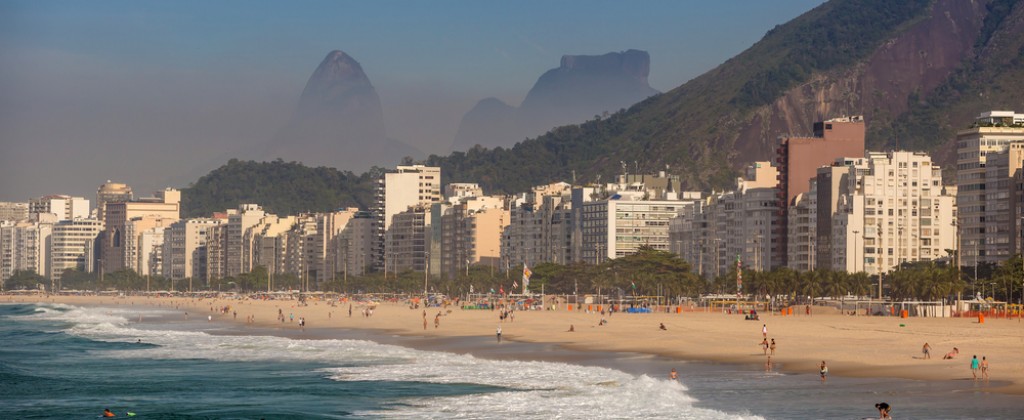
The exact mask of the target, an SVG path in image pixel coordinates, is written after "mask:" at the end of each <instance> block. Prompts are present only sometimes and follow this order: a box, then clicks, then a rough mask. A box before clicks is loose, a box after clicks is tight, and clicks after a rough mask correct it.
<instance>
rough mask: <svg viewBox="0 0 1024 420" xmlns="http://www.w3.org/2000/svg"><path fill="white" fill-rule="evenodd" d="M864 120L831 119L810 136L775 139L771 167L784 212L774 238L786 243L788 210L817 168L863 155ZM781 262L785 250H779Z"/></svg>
mask: <svg viewBox="0 0 1024 420" xmlns="http://www.w3.org/2000/svg"><path fill="white" fill-rule="evenodd" d="M864 133H865V129H864V118H863V117H860V116H854V117H842V118H834V119H831V120H827V121H821V122H816V123H814V133H813V135H811V136H810V137H799V136H787V137H780V138H779V147H778V148H777V149H776V158H775V166H777V167H778V171H779V176H778V178H779V180H778V181H779V182H778V187H777V188H778V207H779V209H780V210H782V211H783V212H784V214H783V215H782V220H781V223H780V224H779V225H778V226H777V230H778V232H777V235H778V236H779V237H780V238H781V239H782V241H783V243H787V244H788V243H789V240H788V238H787V236H788V235H789V228H788V226H787V225H788V223H789V215H788V212H789V207H790V205H791V204H792V203H793V200H794V199H795V198H796V196H797V195H799V194H801V193H806V192H807V191H808V186H809V184H808V181H809V180H810V179H811V178H814V177H816V176H817V170H818V168H819V167H822V166H827V165H831V164H832V162H834V161H835V160H836V159H837V158H841V157H847V156H853V157H860V156H864V137H865V136H864ZM782 253H783V256H782V257H783V261H787V260H788V250H786V249H784V250H782Z"/></svg>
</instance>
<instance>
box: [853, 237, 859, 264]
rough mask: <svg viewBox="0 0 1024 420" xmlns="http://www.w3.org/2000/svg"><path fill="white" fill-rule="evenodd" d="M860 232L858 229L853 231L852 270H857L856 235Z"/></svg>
mask: <svg viewBox="0 0 1024 420" xmlns="http://www.w3.org/2000/svg"><path fill="white" fill-rule="evenodd" d="M859 234H860V231H859V230H854V231H853V272H854V273H856V272H857V235H859Z"/></svg>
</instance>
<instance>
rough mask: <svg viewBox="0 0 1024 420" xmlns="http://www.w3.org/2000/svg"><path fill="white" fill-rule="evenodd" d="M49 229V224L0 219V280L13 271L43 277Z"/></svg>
mask: <svg viewBox="0 0 1024 420" xmlns="http://www.w3.org/2000/svg"><path fill="white" fill-rule="evenodd" d="M52 231H53V224H52V223H45V222H36V221H29V220H20V221H18V222H9V221H0V282H3V281H7V279H9V278H11V276H12V275H14V273H15V272H17V271H31V272H34V273H37V274H39V275H41V276H44V277H45V276H47V275H48V274H49V273H48V272H47V270H46V268H47V266H46V263H47V261H46V251H47V245H48V244H49V242H50V235H51V232H52Z"/></svg>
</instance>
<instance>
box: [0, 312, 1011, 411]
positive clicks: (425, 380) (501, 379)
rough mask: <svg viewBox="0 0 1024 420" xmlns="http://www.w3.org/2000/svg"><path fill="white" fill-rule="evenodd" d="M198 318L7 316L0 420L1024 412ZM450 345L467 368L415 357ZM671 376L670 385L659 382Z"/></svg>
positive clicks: (622, 358) (786, 381)
mask: <svg viewBox="0 0 1024 420" xmlns="http://www.w3.org/2000/svg"><path fill="white" fill-rule="evenodd" d="M140 317H141V318H140ZM197 318H200V317H193V318H192V319H191V320H185V319H184V318H183V317H182V312H181V311H171V310H160V309H153V308H145V307H135V306H116V307H76V306H68V305H60V304H35V305H27V304H8V305H0V403H3V406H4V407H5V408H4V410H5V411H4V412H3V413H2V414H0V418H19V419H20V418H95V417H96V416H97V415H99V414H100V413H101V412H102V410H103V409H104V408H110V409H111V410H112V411H114V412H115V413H118V414H119V417H124V415H125V414H126V413H127V412H133V413H135V414H136V416H135V417H137V418H140V419H177V418H238V419H242V418H245V419H259V418H265V419H276V418H439V419H440V418H443V419H448V418H466V419H498V418H501V419H507V418H516V419H554V418H580V419H604V418H610V419H624V418H682V419H686V418H694V419H697V418H699V419H724V418H729V419H743V418H798V419H819V418H858V419H859V418H866V417H872V416H877V411H875V410H874V408H873V404H874V403H875V402H881V401H887V402H889V403H890V404H892V405H893V406H894V412H893V414H894V417H896V418H900V419H907V418H929V419H944V418H949V419H954V418H1020V415H1019V413H1021V412H1022V411H1024V398H1021V397H1019V396H1011V395H1001V394H995V393H991V392H987V389H986V388H985V386H984V385H980V384H974V383H971V381H909V380H899V379H891V378H843V377H831V378H829V380H828V383H827V384H821V383H820V381H819V380H818V379H817V375H816V374H815V373H814V372H808V373H806V374H781V373H778V372H777V371H774V370H773V371H765V370H764V369H763V368H761V367H760V366H757V365H754V364H751V365H726V364H709V363H684V362H681V361H678V360H670V359H664V358H659V357H653V356H645V355H636V354H615V353H595V352H574V351H571V350H564V349H559V348H557V346H555V345H544V344H527V343H514V342H506V343H502V344H500V345H499V344H497V343H495V342H494V339H493V337H491V338H486V337H480V338H472V337H469V338H466V337H464V338H448V339H432V340H434V341H432V342H431V343H433V344H430V343H426V342H424V341H416V339H409V338H400V337H393V336H386V335H374V334H373V333H366V332H354V333H351V334H347V333H344V332H343V331H337V332H338V334H334V335H329V336H331V337H334V336H338V337H343V338H339V339H315V340H312V339H302V338H299V337H297V336H296V334H283V333H284V332H285V330H275V329H260V328H253V327H241V326H240V324H234V323H216V322H214V323H209V322H206V320H205V318H201V319H197ZM140 320H143V322H139V321H140ZM331 331H333V330H331ZM683 340H685V338H684V339H683ZM382 343H383V344H382ZM396 344H405V345H396ZM684 344H685V343H684ZM685 345H696V344H693V343H690V344H685ZM410 346H412V347H418V348H421V349H420V350H417V349H414V348H411V347H410ZM454 347H458V348H459V349H460V350H458V351H468V352H469V353H472V354H476V356H474V355H470V354H457V353H455V352H446V351H435V350H425V349H424V348H448V349H452V348H454ZM465 349H469V350H465ZM527 359H530V360H534V361H524V360H527ZM754 359H759V358H754ZM567 361H568V362H567ZM673 367H674V368H678V370H679V372H680V376H681V380H680V381H678V382H677V381H670V380H668V378H667V372H668V369H670V368H673ZM812 368H813V367H812ZM809 370H813V369H810V368H809Z"/></svg>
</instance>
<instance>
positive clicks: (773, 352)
mask: <svg viewBox="0 0 1024 420" xmlns="http://www.w3.org/2000/svg"><path fill="white" fill-rule="evenodd" d="M768 348H770V349H771V351H772V356H774V355H775V339H774V338H773V339H772V344H771V345H770V346H769V347H768Z"/></svg>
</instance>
